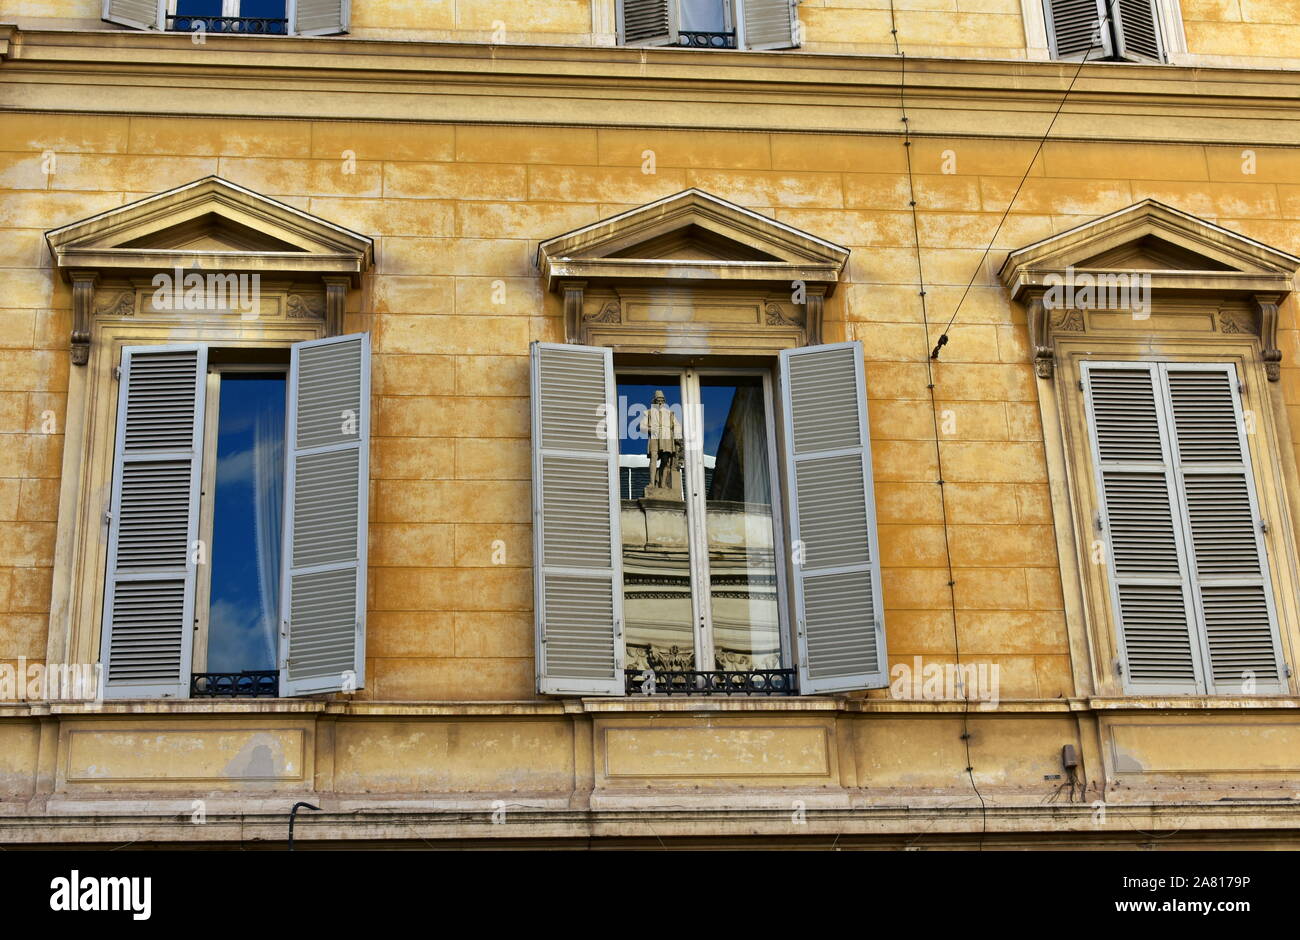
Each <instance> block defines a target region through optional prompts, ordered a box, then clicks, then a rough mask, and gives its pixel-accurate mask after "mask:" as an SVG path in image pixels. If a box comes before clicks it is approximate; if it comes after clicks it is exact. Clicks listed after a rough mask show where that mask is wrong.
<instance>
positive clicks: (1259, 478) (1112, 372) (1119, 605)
mask: <svg viewBox="0 0 1300 940" xmlns="http://www.w3.org/2000/svg"><path fill="white" fill-rule="evenodd" d="M1297 269H1300V259H1297V258H1294V257H1292V256H1290V255H1287V254H1285V253H1283V252H1280V251H1278V250H1276V249H1273V248H1270V247H1268V246H1266V245H1263V244H1261V243H1259V242H1256V241H1254V240H1252V239H1249V238H1245V237H1244V236H1242V235H1239V234H1237V233H1235V232H1231V231H1229V230H1227V229H1224V228H1220V227H1219V226H1216V225H1214V224H1212V223H1210V222H1206V221H1205V220H1203V219H1198V218H1196V217H1195V216H1192V215H1189V214H1188V213H1185V212H1181V211H1179V210H1177V209H1173V208H1171V207H1169V206H1165V205H1162V204H1160V203H1157V202H1155V201H1153V200H1145V201H1144V202H1141V203H1138V204H1136V205H1133V206H1130V207H1128V208H1126V209H1122V210H1120V211H1118V212H1114V213H1111V214H1110V215H1108V216H1105V217H1103V218H1101V219H1096V220H1093V221H1091V222H1088V223H1086V224H1084V225H1080V226H1077V227H1075V228H1073V229H1069V230H1067V231H1065V232H1061V233H1058V234H1056V235H1053V236H1051V237H1049V238H1046V239H1043V240H1042V241H1040V242H1037V243H1035V244H1033V245H1028V246H1026V247H1024V248H1020V249H1017V250H1016V251H1013V252H1011V254H1010V255H1009V256H1008V258H1007V261H1006V263H1005V264H1004V265H1003V268H1002V279H1003V282H1004V283H1005V284H1006V285H1007V286H1008V287H1009V288H1010V289H1011V292H1012V297H1013V298H1014V299H1016V300H1019V301H1020V302H1021V303H1023V304H1024V305H1025V307H1026V314H1027V319H1028V322H1029V334H1030V336H1029V339H1030V343H1031V347H1032V349H1033V356H1034V363H1035V365H1036V367H1037V373H1038V377H1039V379H1040V380H1043V381H1041V382H1040V384H1039V396H1038V397H1039V402H1040V408H1041V409H1042V419H1043V427H1044V432H1045V435H1044V442H1045V445H1046V447H1047V455H1048V468H1049V479H1050V484H1051V488H1052V496H1053V504H1054V505H1055V506H1056V507H1058V511H1057V514H1056V519H1055V522H1056V538H1057V552H1058V556H1059V557H1060V559H1061V563H1062V579H1061V580H1062V584H1063V585H1064V588H1065V605H1066V609H1067V610H1078V611H1079V612H1080V616H1077V617H1070V618H1069V619H1068V620H1067V629H1070V630H1071V631H1072V632H1073V633H1074V635H1073V636H1072V637H1071V643H1072V645H1073V647H1074V648H1075V649H1077V650H1080V651H1087V653H1088V654H1090V655H1091V657H1092V659H1091V670H1089V668H1088V656H1086V655H1080V656H1079V657H1078V660H1077V662H1076V665H1075V677H1076V684H1077V686H1078V687H1079V688H1080V690H1081V692H1080V694H1096V695H1103V696H1106V695H1121V694H1129V695H1280V694H1287V693H1288V692H1292V691H1293V688H1294V686H1293V681H1292V680H1291V671H1290V667H1289V666H1288V663H1289V662H1295V660H1296V655H1297V650H1300V608H1298V606H1297V602H1296V598H1297V596H1300V590H1298V585H1300V559H1297V555H1296V550H1295V545H1296V541H1295V536H1294V529H1293V525H1292V520H1291V512H1290V507H1289V505H1288V499H1287V495H1286V493H1287V486H1286V483H1285V474H1286V473H1287V470H1286V465H1287V464H1288V463H1289V462H1290V460H1291V457H1290V455H1289V454H1288V453H1287V450H1288V449H1289V445H1288V444H1287V442H1286V436H1285V432H1284V431H1282V430H1280V428H1281V427H1284V426H1285V422H1286V420H1287V414H1286V411H1285V406H1284V405H1283V404H1282V401H1281V396H1280V395H1274V394H1272V393H1271V392H1270V389H1269V387H1268V386H1269V383H1270V382H1275V381H1278V380H1279V378H1280V374H1279V373H1280V371H1281V370H1280V368H1279V363H1280V360H1281V358H1282V352H1281V350H1279V349H1278V348H1277V339H1276V337H1277V323H1278V317H1279V304H1280V303H1281V302H1282V300H1283V299H1284V298H1285V297H1286V295H1287V294H1288V293H1289V292H1290V291H1291V289H1292V279H1293V278H1294V276H1295V272H1296V270H1297ZM1047 380H1051V384H1050V385H1049V384H1046V382H1047ZM1290 472H1291V473H1294V470H1291V471H1290Z"/></svg>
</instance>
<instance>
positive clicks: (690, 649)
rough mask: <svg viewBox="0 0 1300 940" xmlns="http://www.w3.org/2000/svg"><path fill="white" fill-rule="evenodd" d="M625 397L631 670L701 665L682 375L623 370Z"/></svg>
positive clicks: (622, 433) (622, 476)
mask: <svg viewBox="0 0 1300 940" xmlns="http://www.w3.org/2000/svg"><path fill="white" fill-rule="evenodd" d="M660 395H662V400H661V401H658V402H657V401H656V399H658V398H659V396H660ZM618 398H619V400H618V414H619V415H620V421H619V424H620V427H619V440H618V452H619V460H618V463H619V481H620V491H621V493H620V495H621V496H622V529H623V619H624V621H625V627H624V636H625V640H626V646H627V667H628V668H629V669H654V670H656V671H663V670H679V669H694V668H695V627H694V613H693V608H692V606H691V548H690V533H689V529H688V526H687V523H686V520H687V516H686V501H685V489H684V487H683V485H682V472H681V465H680V463H679V461H680V459H681V455H682V454H683V453H684V446H679V444H683V445H684V432H683V430H682V417H683V413H682V391H681V384H680V379H679V378H678V377H677V376H675V375H666V376H665V375H660V376H654V375H648V376H637V375H620V376H619V379H618Z"/></svg>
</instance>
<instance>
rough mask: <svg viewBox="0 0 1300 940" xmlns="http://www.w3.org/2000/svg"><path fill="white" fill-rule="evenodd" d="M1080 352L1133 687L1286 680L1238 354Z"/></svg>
mask: <svg viewBox="0 0 1300 940" xmlns="http://www.w3.org/2000/svg"><path fill="white" fill-rule="evenodd" d="M1080 365H1081V369H1082V374H1083V376H1084V379H1083V384H1084V391H1085V394H1086V396H1087V413H1088V420H1089V428H1090V440H1091V444H1092V454H1093V461H1094V466H1095V468H1096V474H1097V492H1098V494H1099V495H1100V499H1101V504H1102V509H1101V512H1100V514H1099V520H1098V521H1099V523H1100V528H1101V529H1102V533H1103V536H1104V539H1105V543H1106V549H1107V551H1106V559H1107V565H1108V569H1109V572H1110V584H1111V594H1112V603H1113V604H1114V607H1115V615H1116V618H1117V620H1118V624H1119V631H1120V642H1121V648H1122V651H1123V666H1122V668H1123V670H1124V674H1125V677H1126V680H1127V683H1128V685H1129V687H1130V688H1132V689H1134V690H1135V691H1145V692H1156V693H1158V692H1174V693H1186V692H1199V693H1202V694H1207V693H1208V694H1215V693H1218V694H1223V693H1242V692H1251V691H1261V692H1273V693H1278V692H1281V691H1282V689H1283V688H1284V684H1283V680H1284V679H1285V674H1284V670H1285V666H1284V665H1283V660H1282V652H1281V643H1280V639H1279V636H1278V629H1277V615H1276V613H1275V610H1274V604H1273V596H1272V589H1271V586H1270V579H1269V573H1268V559H1267V557H1266V554H1265V551H1264V540H1263V534H1262V531H1261V529H1262V528H1263V527H1264V524H1265V523H1264V520H1263V518H1262V516H1261V513H1260V510H1259V500H1258V498H1257V496H1256V493H1255V480H1254V474H1253V473H1252V470H1251V466H1250V452H1249V449H1248V448H1247V446H1246V424H1245V418H1244V416H1243V414H1242V408H1241V404H1240V402H1239V401H1238V391H1237V390H1238V386H1239V379H1238V376H1237V372H1236V369H1235V367H1234V366H1233V365H1232V364H1231V363H1227V364H1214V363H1171V362H1159V363H1157V362H1093V361H1084V362H1082V363H1081V364H1080Z"/></svg>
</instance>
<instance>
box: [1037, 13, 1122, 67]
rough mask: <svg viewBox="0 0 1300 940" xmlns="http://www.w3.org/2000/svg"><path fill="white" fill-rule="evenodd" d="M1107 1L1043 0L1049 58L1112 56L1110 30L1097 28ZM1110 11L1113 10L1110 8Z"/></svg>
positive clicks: (1090, 59)
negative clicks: (1050, 55) (1049, 49)
mask: <svg viewBox="0 0 1300 940" xmlns="http://www.w3.org/2000/svg"><path fill="white" fill-rule="evenodd" d="M1106 6H1107V0H1044V5H1043V7H1044V11H1045V13H1046V18H1047V39H1048V43H1049V45H1050V46H1051V50H1052V58H1053V59H1082V58H1083V57H1084V56H1085V55H1086V56H1087V57H1088V60H1089V61H1092V60H1094V59H1106V58H1109V57H1111V56H1112V55H1114V54H1115V50H1114V47H1113V45H1112V43H1111V38H1110V30H1109V29H1100V30H1099V29H1098V24H1099V23H1100V22H1101V21H1102V20H1104V18H1105V15H1106ZM1112 9H1113V8H1112Z"/></svg>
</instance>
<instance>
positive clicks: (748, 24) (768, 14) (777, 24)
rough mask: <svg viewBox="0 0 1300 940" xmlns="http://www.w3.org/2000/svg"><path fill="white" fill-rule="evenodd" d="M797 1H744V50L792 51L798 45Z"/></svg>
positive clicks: (742, 10) (742, 9)
mask: <svg viewBox="0 0 1300 940" xmlns="http://www.w3.org/2000/svg"><path fill="white" fill-rule="evenodd" d="M797 2H798V0H743V3H742V4H741V8H740V11H741V14H742V16H743V17H744V23H745V48H747V49H793V48H795V47H796V46H798V45H799V43H798V41H797V38H798V29H799V26H798V23H799V14H798V12H797V11H796V9H795V5H796V3H797Z"/></svg>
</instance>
